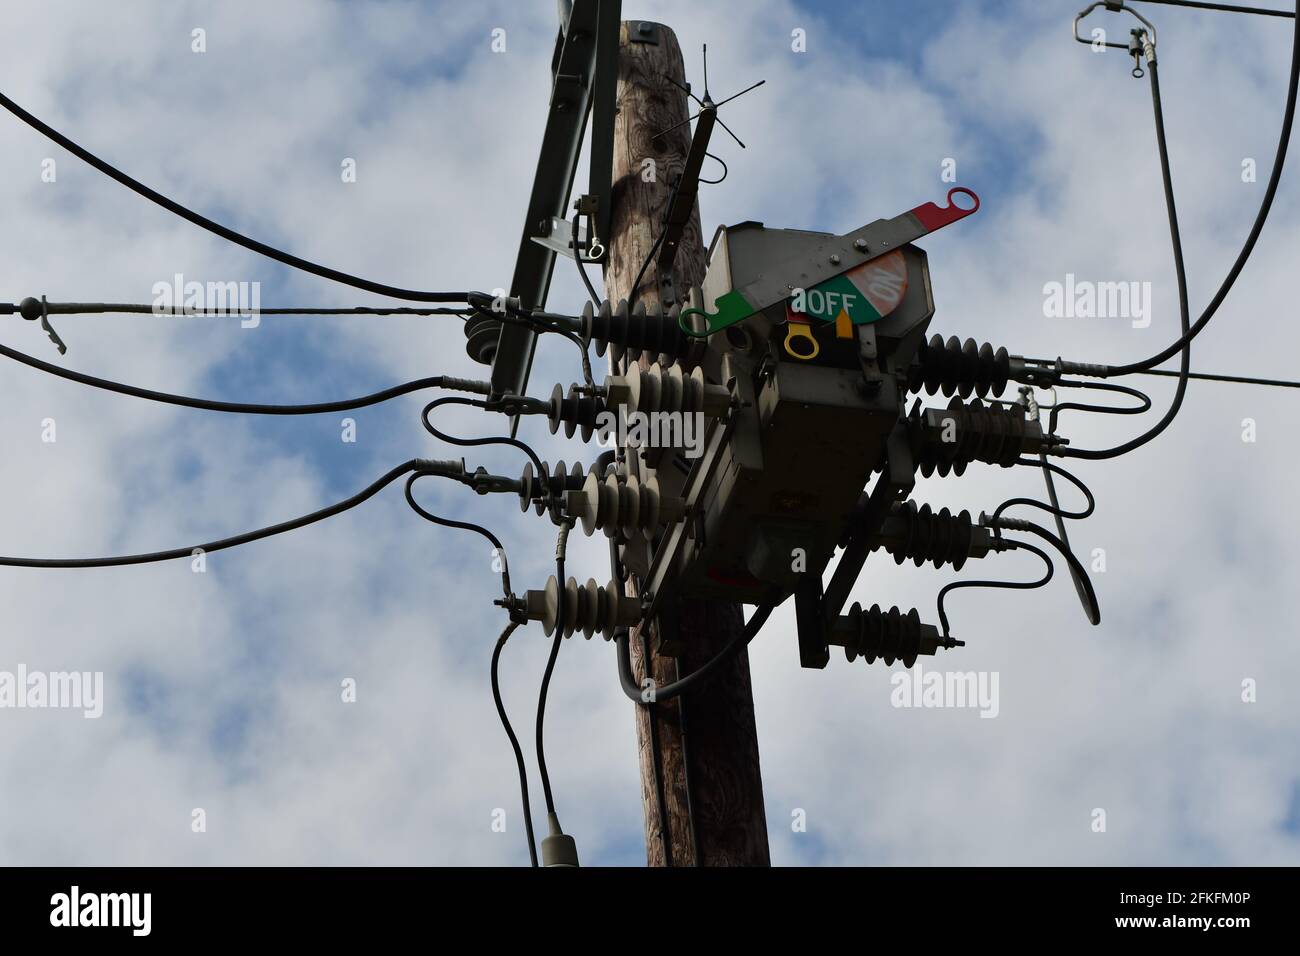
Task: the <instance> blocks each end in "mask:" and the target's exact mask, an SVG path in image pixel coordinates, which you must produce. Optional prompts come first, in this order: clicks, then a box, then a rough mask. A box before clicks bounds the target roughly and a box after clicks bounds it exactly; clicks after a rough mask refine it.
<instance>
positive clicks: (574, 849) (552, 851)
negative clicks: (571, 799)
mask: <svg viewBox="0 0 1300 956" xmlns="http://www.w3.org/2000/svg"><path fill="white" fill-rule="evenodd" d="M546 826H547V829H549V830H550V831H551V835H550V836H547V837H543V838H542V866H578V844H577V841H575V840H574V839H573V837H571V836H569V835H568V834H567V833H565V832H564V831H563V830H562V829H560V818H559V817H557V816H556V815H555V814H554V813H548V814H546Z"/></svg>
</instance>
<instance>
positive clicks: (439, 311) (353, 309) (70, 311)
mask: <svg viewBox="0 0 1300 956" xmlns="http://www.w3.org/2000/svg"><path fill="white" fill-rule="evenodd" d="M42 311H44V313H45V314H47V315H152V316H157V317H159V318H167V317H173V316H174V317H177V318H194V319H219V318H221V319H224V318H237V317H238V316H239V314H240V313H239V312H238V311H237V310H234V309H227V310H225V311H221V310H219V309H197V308H194V307H193V306H188V305H185V306H179V307H176V306H173V307H171V308H167V309H159V308H157V307H155V306H154V305H152V304H147V303H140V302H45V303H42V302H41V301H40V300H39V299H35V298H30V297H29V298H26V299H23V301H22V302H19V303H18V304H16V305H15V304H14V303H12V302H0V315H21V316H22V317H23V318H24V319H30V320H35V319H38V318H40V317H41V313H42ZM473 313H474V310H473V309H471V308H469V307H465V308H457V309H451V308H431V309H417V308H408V307H406V306H392V307H387V308H385V307H382V306H367V305H354V306H346V307H344V308H334V309H323V308H317V307H315V306H302V307H293V306H284V307H276V308H271V309H264V308H261V307H260V306H259V307H258V309H257V314H258V315H421V316H430V315H458V316H466V315H472V314H473Z"/></svg>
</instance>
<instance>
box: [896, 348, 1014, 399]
mask: <svg viewBox="0 0 1300 956" xmlns="http://www.w3.org/2000/svg"><path fill="white" fill-rule="evenodd" d="M1010 377H1011V356H1010V355H1008V354H1007V350H1006V349H1003V348H1000V349H998V350H997V351H996V352H995V351H993V346H991V345H989V344H988V343H987V342H985V343H984V344H983V345H979V344H977V343H976V342H975V340H974V339H967V340H966V341H965V342H964V343H963V342H961V341H960V340H959V339H958V338H957V337H956V336H955V335H954V336H953V337H952V338H950V339H948V341H947V342H945V341H944V340H943V336H940V335H935V336H932V337H931V338H930V341H929V342H926V343H924V344H923V345H922V346H921V347H920V349H918V350H917V353H916V362H915V364H914V365H913V366H912V368H911V370H910V371H909V373H908V377H907V389H908V391H910V392H919V391H921V389H922V388H924V389H925V392H926V394H927V395H934V394H935V393H936V392H939V391H942V392H943V394H944V397H945V398H950V397H951V396H952V395H954V394H956V395H959V396H961V397H962V398H970V396H971V394H972V393H974V394H975V395H978V396H979V397H980V398H987V397H988V396H989V395H990V394H992V395H993V396H994V397H997V396H1000V395H1001V394H1002V392H1003V391H1004V390H1005V389H1006V387H1007V380H1008V379H1009V378H1010Z"/></svg>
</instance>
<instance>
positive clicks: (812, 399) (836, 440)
mask: <svg viewBox="0 0 1300 956" xmlns="http://www.w3.org/2000/svg"><path fill="white" fill-rule="evenodd" d="M834 238H835V237H833V236H830V235H829V234H826V233H816V232H805V231H801V230H792V229H767V228H764V227H763V226H762V225H761V224H759V223H753V222H746V223H741V224H740V225H737V226H733V227H730V228H723V229H720V230H719V231H718V233H717V235H716V236H715V238H714V241H713V244H712V246H711V248H710V252H709V268H708V272H707V275H706V278H705V281H704V285H703V299H704V301H705V302H707V303H712V302H714V301H716V300H717V299H718V298H719V297H720V296H722V295H724V294H725V293H727V292H729V291H731V290H732V289H733V288H736V287H738V286H742V285H745V284H747V283H749V282H752V281H754V280H755V279H758V278H760V277H767V278H770V279H774V280H779V281H781V282H783V283H784V284H785V285H786V286H788V288H789V291H790V298H788V299H787V300H786V301H785V302H783V303H779V304H777V305H773V306H769V307H768V308H767V309H765V310H763V311H762V312H758V313H755V314H754V315H751V316H750V317H748V318H747V319H745V320H744V321H743V322H741V323H739V324H737V325H734V326H732V327H730V328H727V329H725V330H723V331H720V332H718V333H715V334H714V335H713V336H712V337H711V338H710V340H709V346H710V348H709V351H708V352H707V353H706V356H705V359H704V365H705V371H706V373H707V374H708V376H709V377H710V379H712V380H714V381H719V382H727V381H731V382H733V383H734V384H735V387H736V391H737V393H738V394H739V395H740V396H741V398H742V401H743V402H744V404H742V406H741V407H740V408H739V409H738V410H737V411H736V413H735V420H734V421H733V422H732V424H731V433H730V436H729V440H728V441H726V442H725V443H721V444H720V445H719V446H718V447H717V450H716V452H715V454H716V455H717V456H718V458H719V460H718V461H716V462H715V463H713V471H714V478H713V480H712V481H711V482H709V483H708V485H706V486H705V489H706V490H705V492H704V498H703V500H702V507H701V508H700V510H699V512H698V514H697V518H696V520H695V522H694V524H693V526H692V527H691V528H690V531H689V537H688V539H687V540H686V541H685V542H684V545H683V547H682V548H681V551H680V553H679V554H678V556H677V560H676V561H675V562H673V563H674V565H675V571H676V574H675V575H673V576H674V577H675V578H676V581H677V583H676V585H675V586H674V590H675V591H676V592H677V593H678V594H680V595H682V596H683V597H707V598H717V599H726V600H738V601H743V602H745V603H751V604H756V603H761V602H762V601H764V600H768V599H770V598H771V596H772V594H773V592H774V591H775V592H779V593H781V594H788V593H790V592H791V591H792V590H793V589H794V587H795V585H796V584H797V582H798V581H799V580H800V579H801V578H803V577H804V576H806V575H809V574H814V575H820V574H821V573H822V572H823V571H824V569H825V567H826V564H827V563H828V562H829V560H830V558H831V556H832V554H833V553H834V548H835V544H836V542H837V541H838V540H839V538H840V536H841V533H842V531H843V529H844V527H845V524H846V522H847V520H848V517H849V515H850V514H851V513H852V511H853V508H854V506H855V505H856V504H857V502H858V499H859V497H860V496H861V494H862V491H863V489H864V487H865V486H866V484H867V482H868V480H869V478H870V476H871V472H872V469H873V468H875V467H876V466H877V465H879V464H880V463H881V462H882V460H883V457H884V454H885V443H886V439H887V438H888V437H889V435H890V433H891V432H892V431H893V429H894V427H895V426H896V425H897V424H898V422H899V421H900V420H901V419H902V416H903V413H904V407H903V400H904V395H905V389H906V382H907V372H908V368H909V367H910V365H911V364H912V361H913V359H914V357H915V355H916V350H917V348H918V347H919V346H920V344H921V343H922V342H923V341H924V339H925V334H926V330H927V328H928V326H929V322H930V318H931V317H932V316H933V314H934V299H933V295H932V293H931V288H930V274H929V265H928V261H927V258H926V255H925V253H924V252H923V251H922V250H921V249H919V248H917V247H915V246H913V245H910V244H909V245H904V246H901V247H899V248H898V249H895V250H891V251H890V252H889V253H888V254H885V255H882V256H880V257H877V258H875V259H872V260H870V261H869V262H866V263H864V264H862V265H861V266H859V267H857V268H855V269H853V270H850V271H849V272H848V273H844V274H841V275H838V276H835V277H834V278H832V279H830V280H825V281H822V282H821V283H820V284H818V285H815V286H813V287H811V288H808V289H804V288H803V287H802V286H801V285H800V281H801V280H802V279H803V278H804V277H805V275H806V274H807V273H804V272H803V271H802V270H801V269H799V268H798V266H797V265H796V266H795V267H793V268H791V266H790V265H789V264H790V263H792V262H793V263H799V262H800V261H801V259H802V260H803V261H805V262H811V261H812V260H811V258H810V257H812V256H814V255H819V254H821V253H822V252H824V250H825V248H826V244H827V242H828V240H831V239H834ZM772 270H784V271H785V272H787V273H788V274H786V275H782V276H779V277H778V276H772V275H771V271H772ZM705 465H706V459H701V460H699V461H696V462H695V464H694V467H696V468H699V467H704V466H705ZM669 573H670V574H671V573H672V572H669Z"/></svg>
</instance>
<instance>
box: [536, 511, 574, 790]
mask: <svg viewBox="0 0 1300 956" xmlns="http://www.w3.org/2000/svg"><path fill="white" fill-rule="evenodd" d="M572 528H573V522H572V521H565V522H564V523H563V524H561V525H560V533H559V535H558V536H557V537H556V540H555V580H556V581H558V582H559V587H558V588H557V589H556V597H555V619H556V621H557V624H556V626H555V637H554V638H553V639H552V640H551V653H550V656H549V657H547V659H546V671H545V672H544V673H543V674H542V686H541V689H540V690H539V691H538V693H537V726H536V736H537V769H538V771H539V772H540V774H541V777H542V795H543V797H544V798H545V799H546V812H547V813H548V814H549V815H551V816H556V813H555V798H554V797H553V796H552V794H551V774H550V771H549V770H547V767H546V743H545V735H546V731H545V727H546V695H547V693H548V692H549V691H550V689H551V675H552V674H553V673H554V672H555V661H556V659H557V658H558V657H559V656H560V645H561V644H562V643H563V642H564V555H565V550H566V549H567V547H568V541H569V531H570V530H572Z"/></svg>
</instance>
